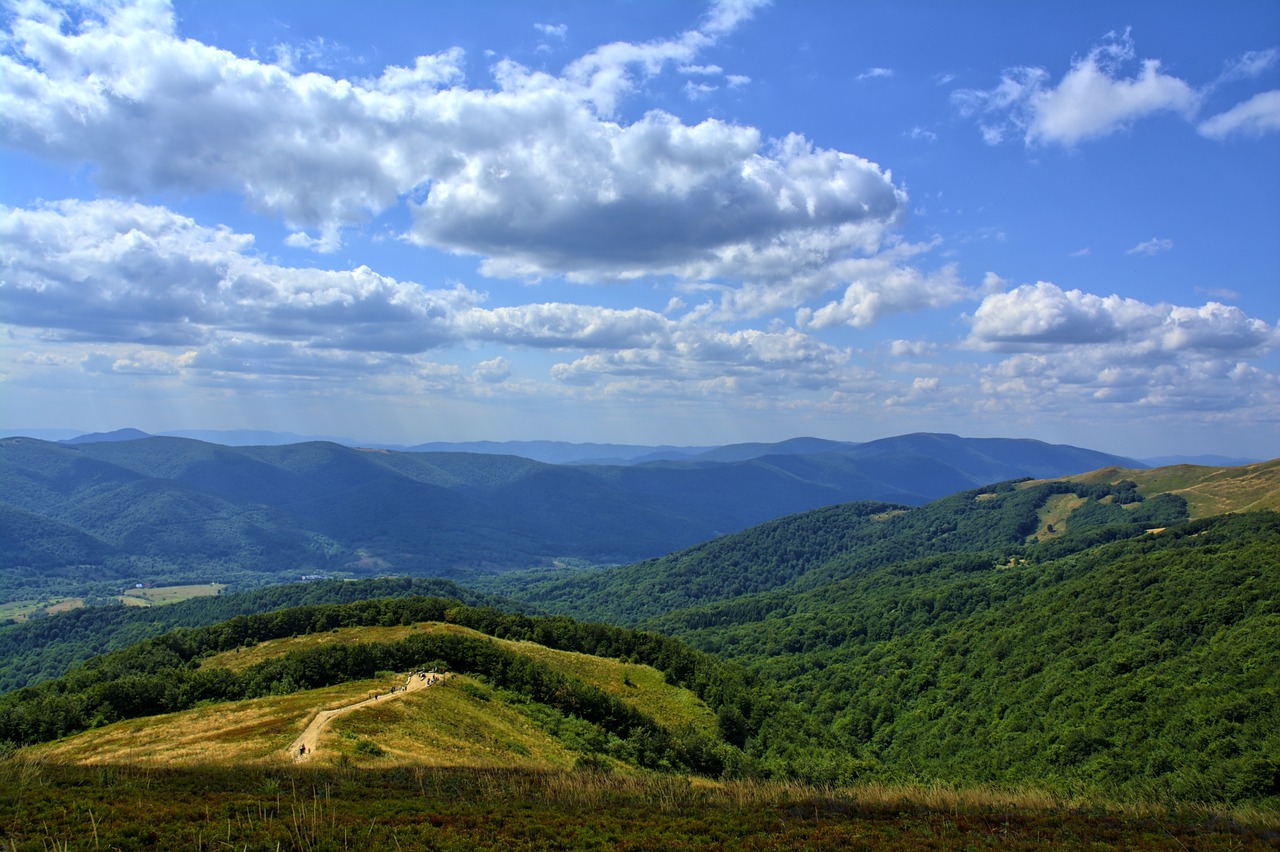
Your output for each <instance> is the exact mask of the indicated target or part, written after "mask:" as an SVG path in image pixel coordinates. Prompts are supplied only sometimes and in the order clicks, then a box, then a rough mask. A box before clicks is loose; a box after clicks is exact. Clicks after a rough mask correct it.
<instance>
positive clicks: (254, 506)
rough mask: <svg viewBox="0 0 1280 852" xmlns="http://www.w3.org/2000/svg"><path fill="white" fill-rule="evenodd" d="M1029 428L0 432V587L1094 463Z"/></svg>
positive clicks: (493, 545) (406, 564)
mask: <svg viewBox="0 0 1280 852" xmlns="http://www.w3.org/2000/svg"><path fill="white" fill-rule="evenodd" d="M1117 465H1118V466H1124V467H1140V466H1141V465H1140V463H1138V462H1135V461H1134V460H1132V459H1124V458H1120V457H1116V456H1112V455H1108V454H1105V453H1099V452H1095V451H1092V450H1085V449H1080V448H1077V447H1069V446H1062V445H1050V444H1045V443H1041V442H1038V441H1030V440H1013V439H969V438H960V437H956V436H954V435H938V434H913V435H904V436H901V437H897V438H888V439H884V440H880V441H871V442H868V443H863V444H842V443H838V442H831V441H822V440H818V439H796V440H792V441H787V442H783V443H780V444H755V445H735V446H731V447H722V448H716V449H713V450H705V451H701V452H700V453H698V454H695V455H694V456H692V457H690V458H687V459H680V460H671V459H662V460H653V461H648V462H643V463H633V464H625V465H568V464H550V463H546V462H539V461H536V460H533V459H528V458H523V457H519V456H513V455H492V454H480V453H456V452H450V453H443V452H401V451H390V450H381V449H370V448H352V447H346V446H342V445H339V444H334V443H322V442H308V443H301V444H289V445H281V446H256V447H230V446H226V445H220V444H211V443H207V442H202V441H196V440H192V439H185V438H165V437H142V438H136V437H134V438H132V439H126V440H92V441H81V442H76V443H50V442H45V441H39V440H35V439H31V438H8V439H4V440H0V487H2V489H3V490H2V491H0V532H3V533H4V536H5V539H6V540H7V541H10V542H13V546H11V547H9V548H7V549H6V552H5V554H4V557H3V562H2V563H0V583H3V587H5V588H0V591H6V592H7V591H8V590H10V589H12V588H15V587H16V586H27V587H29V588H39V587H40V584H41V582H44V581H48V580H49V579H50V578H57V579H58V580H60V581H62V582H71V581H81V582H86V581H87V582H92V581H101V582H114V583H117V584H118V582H119V581H121V580H128V581H139V582H141V581H155V582H161V581H169V582H176V581H180V580H181V581H194V580H199V581H207V580H211V579H217V580H221V581H223V582H227V581H230V582H233V583H235V582H239V581H242V580H246V579H250V578H257V580H259V581H260V580H279V579H281V578H288V577H296V576H298V575H307V574H315V573H326V572H336V573H339V574H342V575H347V576H352V575H376V574H383V573H391V572H396V573H406V572H407V573H414V574H430V575H433V576H444V577H448V576H453V577H458V576H464V575H467V574H469V573H475V572H481V573H492V572H501V571H505V570H510V569H513V568H523V567H530V566H536V565H541V564H550V563H552V562H554V561H556V560H565V559H569V560H582V561H586V562H589V563H593V564H599V563H619V562H629V561H634V560H637V559H643V558H647V557H652V556H657V555H660V554H663V553H668V552H670V551H672V550H676V549H678V548H682V547H687V546H689V545H692V544H695V543H697V542H700V541H705V540H708V539H711V538H714V537H716V536H719V535H723V534H726V533H731V532H735V531H738V530H741V529H745V528H746V527H749V526H752V525H754V524H758V523H761V522H764V521H767V520H770V519H773V518H777V517H781V516H784V515H788V514H792V513H795V512H802V511H805V510H808V509H813V508H817V507H820V506H826V505H831V504H834V503H843V502H847V501H850V500H881V501H887V502H892V503H895V504H902V505H919V504H922V503H925V502H927V501H929V500H932V499H936V498H938V497H941V496H943V495H946V494H950V493H953V492H955V491H958V490H961V489H964V488H972V487H975V486H977V485H983V484H987V483H991V482H996V481H1001V480H1007V479H1016V478H1023V477H1036V478H1045V477H1053V476H1064V475H1068V474H1073V473H1081V472H1084V471H1089V470H1094V469H1097V468H1101V467H1105V466H1117Z"/></svg>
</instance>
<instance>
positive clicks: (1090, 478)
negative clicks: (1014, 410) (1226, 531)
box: [1066, 459, 1280, 518]
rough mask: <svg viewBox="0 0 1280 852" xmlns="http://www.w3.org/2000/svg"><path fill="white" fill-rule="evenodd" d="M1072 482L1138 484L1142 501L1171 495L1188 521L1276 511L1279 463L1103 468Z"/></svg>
mask: <svg viewBox="0 0 1280 852" xmlns="http://www.w3.org/2000/svg"><path fill="white" fill-rule="evenodd" d="M1066 478H1067V479H1068V480H1070V481H1073V482H1086V483H1097V482H1108V483H1115V482H1120V481H1121V480H1124V479H1130V480H1133V481H1134V482H1136V483H1137V484H1138V493H1139V494H1141V495H1142V496H1143V497H1152V496H1155V495H1156V494H1163V493H1172V494H1177V495H1179V496H1181V497H1183V498H1184V499H1185V500H1186V501H1187V506H1188V508H1189V509H1190V510H1191V517H1192V518H1205V517H1209V516H1210V515H1221V514H1224V513H1226V512H1251V511H1255V510H1258V509H1270V510H1272V511H1280V459H1272V460H1271V461H1267V462H1259V463H1258V464H1247V465H1241V466H1239V467H1210V466H1204V465H1191V464H1179V465H1170V466H1168V467H1157V468H1151V469H1150V470H1127V469H1124V468H1118V467H1105V468H1102V469H1101V470H1095V471H1093V472H1091V473H1084V474H1080V475H1079V476H1070V477H1066Z"/></svg>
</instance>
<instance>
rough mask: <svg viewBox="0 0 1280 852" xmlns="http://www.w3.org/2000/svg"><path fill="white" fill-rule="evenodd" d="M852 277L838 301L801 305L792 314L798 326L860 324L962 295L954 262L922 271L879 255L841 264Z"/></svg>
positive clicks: (935, 304) (866, 324)
mask: <svg viewBox="0 0 1280 852" xmlns="http://www.w3.org/2000/svg"><path fill="white" fill-rule="evenodd" d="M844 268H845V269H848V271H849V272H851V273H853V275H854V279H853V281H852V282H851V283H850V284H849V286H848V287H847V288H846V289H845V292H844V297H843V298H842V299H840V301H838V302H829V303H828V304H826V305H825V306H823V307H821V308H818V309H817V310H816V311H811V310H809V309H808V308H802V309H801V310H800V311H799V312H798V314H797V317H796V322H797V325H799V326H801V327H802V328H830V327H832V326H836V325H849V326H853V327H854V328H864V327H866V326H869V325H871V324H872V323H874V322H876V321H877V320H879V319H881V318H882V317H884V316H885V315H887V314H892V313H902V312H908V311H918V310H923V309H925V308H932V307H937V306H940V305H945V304H948V303H951V302H955V301H958V300H959V299H961V298H963V297H964V296H965V295H966V294H967V291H966V290H965V289H964V288H963V287H962V286H961V284H960V278H959V275H958V274H957V273H956V269H955V267H954V266H945V267H943V268H942V269H940V270H938V271H937V272H934V273H924V272H921V271H920V270H919V269H916V268H914V267H910V266H893V265H890V264H888V263H887V262H886V261H885V260H884V259H882V258H876V259H872V260H867V261H851V262H850V263H848V264H846V265H845V266H844ZM855 270H856V271H855Z"/></svg>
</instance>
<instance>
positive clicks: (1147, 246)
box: [1125, 237, 1173, 255]
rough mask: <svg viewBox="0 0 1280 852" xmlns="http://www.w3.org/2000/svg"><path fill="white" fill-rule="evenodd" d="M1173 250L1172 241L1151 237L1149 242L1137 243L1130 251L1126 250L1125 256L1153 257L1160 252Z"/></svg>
mask: <svg viewBox="0 0 1280 852" xmlns="http://www.w3.org/2000/svg"><path fill="white" fill-rule="evenodd" d="M1172 248H1173V240H1166V239H1163V238H1161V237H1152V238H1151V239H1149V240H1146V241H1144V242H1141V243H1138V244H1137V245H1136V246H1134V247H1133V248H1131V249H1126V250H1125V254H1145V255H1153V254H1160V252H1164V251H1169V250H1170V249H1172Z"/></svg>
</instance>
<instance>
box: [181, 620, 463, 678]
mask: <svg viewBox="0 0 1280 852" xmlns="http://www.w3.org/2000/svg"><path fill="white" fill-rule="evenodd" d="M423 631H426V632H430V633H455V634H459V635H465V636H484V634H482V633H478V632H477V631H475V630H472V629H471V628H469V627H461V626H459V625H457V624H445V623H442V622H434V621H433V622H424V623H422V624H415V625H407V626H406V625H395V626H392V627H345V628H341V629H339V630H331V631H329V632H328V633H309V634H307V635H306V636H293V637H291V638H288V639H272V640H271V641H269V642H260V643H258V644H257V645H254V646H253V647H252V648H240V649H238V650H235V651H225V652H223V653H221V654H215V655H214V656H212V657H209V658H208V659H206V660H205V661H204V662H202V663H201V665H202V666H214V667H217V668H224V669H230V670H231V671H233V672H239V671H243V670H244V669H247V668H249V667H250V666H253V665H256V664H258V663H261V662H263V661H265V660H270V659H273V658H275V657H279V656H281V655H283V654H287V653H289V652H290V651H302V650H306V649H308V648H317V647H320V646H322V645H331V644H334V643H339V644H355V643H360V642H399V641H400V640H402V639H407V638H409V637H410V636H413V635H414V634H415V633H418V632H423Z"/></svg>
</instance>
